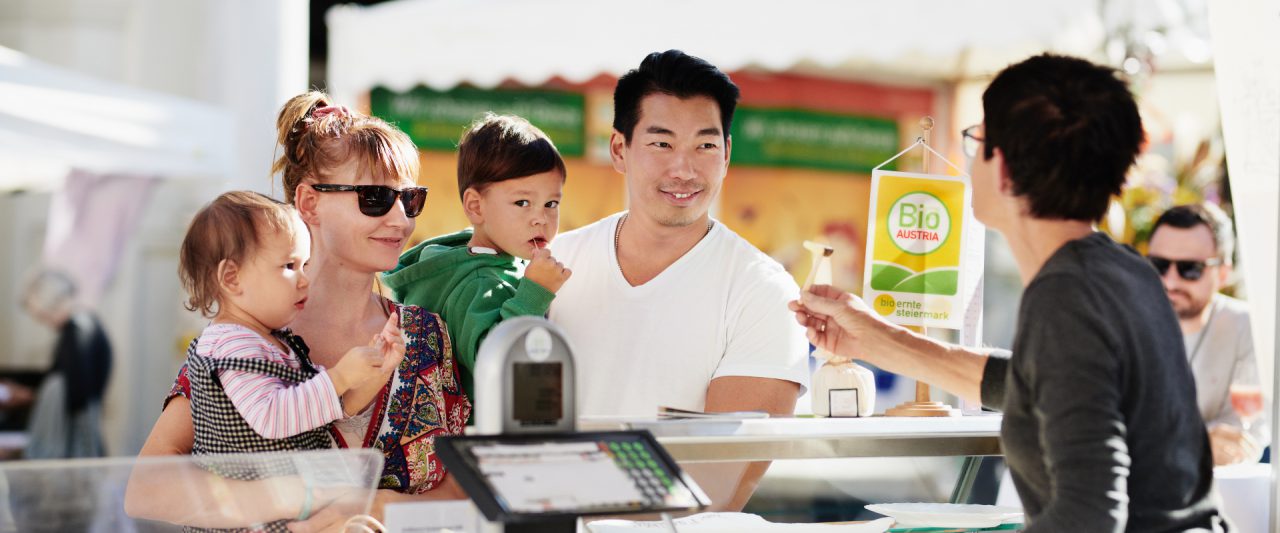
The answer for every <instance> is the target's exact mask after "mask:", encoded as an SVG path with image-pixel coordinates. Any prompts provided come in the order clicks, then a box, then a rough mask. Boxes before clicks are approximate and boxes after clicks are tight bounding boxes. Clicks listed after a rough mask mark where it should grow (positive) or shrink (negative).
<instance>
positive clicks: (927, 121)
mask: <svg viewBox="0 0 1280 533" xmlns="http://www.w3.org/2000/svg"><path fill="white" fill-rule="evenodd" d="M920 130H921V136H920V139H921V140H922V141H923V142H924V144H925V145H926V146H927V145H929V139H930V134H931V132H932V130H933V117H924V118H922V119H920ZM920 169H921V171H923V173H924V174H928V173H929V151H928V150H925V151H924V157H923V158H922V159H921V163H920ZM904 327H906V328H907V329H909V330H911V331H914V332H916V333H919V334H921V335H925V334H926V333H925V328H924V326H904ZM884 415H885V416H921V417H928V416H936V417H942V416H960V410H959V409H955V408H952V407H951V406H949V405H947V404H944V403H942V402H935V401H931V399H930V393H929V384H928V383H925V382H923V381H919V380H917V381H916V401H914V402H906V403H903V404H902V405H899V406H897V407H893V408H890V409H886V410H885V412H884Z"/></svg>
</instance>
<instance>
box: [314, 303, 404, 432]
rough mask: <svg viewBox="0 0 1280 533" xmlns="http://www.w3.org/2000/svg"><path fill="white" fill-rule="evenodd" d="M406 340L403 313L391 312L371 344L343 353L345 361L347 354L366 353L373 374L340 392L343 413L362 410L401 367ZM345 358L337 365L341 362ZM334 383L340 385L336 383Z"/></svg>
mask: <svg viewBox="0 0 1280 533" xmlns="http://www.w3.org/2000/svg"><path fill="white" fill-rule="evenodd" d="M405 343H406V340H405V336H404V332H403V331H402V330H401V329H400V314H399V313H392V314H391V317H390V318H388V319H387V323H386V324H385V325H384V326H383V327H382V331H380V332H378V334H377V335H375V336H374V337H373V339H372V340H370V341H369V345H368V346H361V347H358V348H352V349H351V351H349V352H347V355H346V356H343V358H342V359H343V361H346V359H347V357H349V356H351V354H352V353H353V352H357V351H358V352H360V353H362V354H363V355H362V357H365V358H367V359H365V360H366V361H367V362H368V363H369V364H370V365H371V367H370V368H372V369H373V370H372V373H371V374H367V375H365V376H364V379H363V381H359V382H354V383H352V384H351V386H350V387H349V388H348V390H346V392H345V393H343V392H339V393H338V395H339V396H341V397H342V407H343V412H345V413H346V414H347V416H352V415H355V414H357V413H359V412H360V411H363V410H364V409H365V408H366V407H368V405H369V403H370V402H372V401H373V399H374V397H376V396H377V395H378V392H379V391H381V390H382V387H383V386H385V385H386V384H387V380H389V379H390V378H391V373H392V372H395V370H396V369H397V368H399V367H400V361H402V360H403V359H404V352H405ZM343 361H340V362H339V363H338V364H339V365H341V364H342V362H343ZM330 377H331V378H332V376H330ZM334 385H335V388H337V387H336V385H337V383H336V382H335V383H334Z"/></svg>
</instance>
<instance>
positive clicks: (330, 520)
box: [289, 476, 467, 533]
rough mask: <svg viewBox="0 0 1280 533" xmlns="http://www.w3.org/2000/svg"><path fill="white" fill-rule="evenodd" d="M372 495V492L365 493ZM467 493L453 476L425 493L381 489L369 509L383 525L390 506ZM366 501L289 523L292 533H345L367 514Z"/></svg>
mask: <svg viewBox="0 0 1280 533" xmlns="http://www.w3.org/2000/svg"><path fill="white" fill-rule="evenodd" d="M361 494H368V493H361ZM465 499H467V495H466V493H464V492H463V491H462V488H461V487H459V486H458V484H457V483H454V481H453V476H449V477H446V478H445V479H444V481H443V482H441V483H440V484H439V485H437V486H436V487H435V488H434V489H432V490H430V491H428V492H425V493H422V494H402V493H399V492H396V491H394V490H389V489H379V490H378V491H376V492H375V493H374V496H373V505H371V506H370V507H369V515H370V516H372V517H373V518H374V519H375V520H377V521H379V522H385V521H386V518H385V517H386V510H387V504H392V503H405V502H421V501H431V500H465ZM365 501H367V500H365V498H363V497H362V498H351V499H341V500H337V501H335V502H333V503H332V504H330V505H327V506H325V507H324V508H323V509H320V510H319V511H316V513H315V514H314V515H312V516H311V518H309V519H307V520H305V521H302V522H293V523H291V524H289V530H290V531H293V532H295V533H315V532H320V531H342V526H343V525H344V524H346V523H347V520H350V519H351V517H352V516H355V515H357V514H363V513H364V507H363V505H364V502H365Z"/></svg>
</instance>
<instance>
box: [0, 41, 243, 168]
mask: <svg viewBox="0 0 1280 533" xmlns="http://www.w3.org/2000/svg"><path fill="white" fill-rule="evenodd" d="M233 139H234V130H233V120H232V118H231V114H230V113H228V112H226V111H223V110H221V109H219V108H217V107H215V106H212V105H208V104H203V103H198V102H194V101H191V100H187V99H183V98H179V97H176V96H171V95H167V94H163V93H157V92H151V91H146V90H142V89H137V88H134V87H129V86H127V85H122V84H118V83H113V82H108V81H103V80H99V79H96V78H92V77H89V76H86V75H84V74H80V73H76V72H73V71H70V70H65V69H62V68H58V67H54V66H51V65H47V64H43V63H40V62H38V61H35V60H32V59H30V58H28V57H26V56H24V55H22V54H21V53H18V52H15V51H13V50H10V49H8V48H4V47H0V161H2V162H3V164H0V190H6V189H17V188H32V189H51V188H56V187H57V186H58V184H60V183H61V180H62V178H63V177H65V176H66V174H67V172H68V170H69V169H71V168H80V169H85V170H89V171H94V172H104V173H117V172H123V173H135V174H144V175H152V176H159V177H165V178H195V177H200V178H216V179H226V178H227V177H229V174H230V172H231V169H232V166H231V165H232V164H233V163H234V161H235V160H234V157H235V153H234V151H233V148H234V146H233V144H232V141H233Z"/></svg>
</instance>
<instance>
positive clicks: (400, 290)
mask: <svg viewBox="0 0 1280 533" xmlns="http://www.w3.org/2000/svg"><path fill="white" fill-rule="evenodd" d="M471 234H472V231H471V230H470V229H465V230H462V231H460V232H458V233H453V234H450V235H441V236H439V237H436V238H434V239H430V240H427V241H424V242H422V243H420V244H418V245H417V246H414V247H413V248H410V249H409V250H408V251H406V252H405V253H403V254H401V255H400V263H399V264H398V265H396V268H395V269H393V270H391V271H390V272H387V273H386V274H383V276H382V280H383V282H385V283H386V285H387V287H389V288H390V289H391V292H392V294H393V295H394V296H395V299H396V300H397V301H399V302H400V303H402V304H407V305H416V306H418V307H421V308H423V309H426V310H428V311H431V312H433V313H435V314H438V315H440V317H441V318H443V319H444V323H445V326H446V327H447V328H448V329H449V337H450V338H451V339H452V340H453V353H454V356H455V357H456V358H457V360H458V363H460V365H461V367H462V368H461V370H460V371H459V374H460V375H461V377H462V390H463V391H465V392H466V393H467V398H468V399H471V400H475V378H474V375H475V368H476V352H477V351H479V349H480V342H481V341H483V340H484V338H485V336H486V335H488V334H489V330H490V329H491V328H493V327H494V326H496V325H497V324H498V322H501V321H503V320H506V319H508V318H512V317H517V316H544V315H546V314H547V308H548V307H550V306H551V300H552V299H553V298H555V296H556V295H555V293H553V292H551V291H548V290H547V289H545V288H543V287H542V286H541V285H538V284H537V283H534V282H532V281H529V280H525V279H522V278H518V277H516V275H517V273H518V272H517V269H516V258H515V257H512V256H510V255H508V254H505V253H484V252H483V251H490V252H491V250H488V249H487V248H477V249H475V250H473V249H471V248H470V247H468V246H467V242H469V241H470V240H471Z"/></svg>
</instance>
